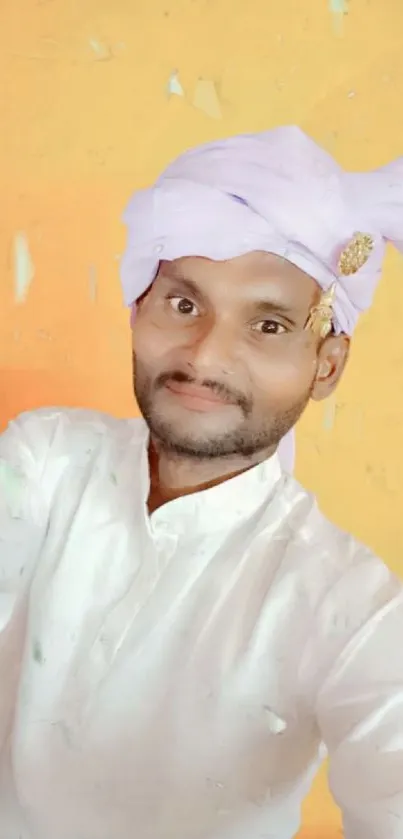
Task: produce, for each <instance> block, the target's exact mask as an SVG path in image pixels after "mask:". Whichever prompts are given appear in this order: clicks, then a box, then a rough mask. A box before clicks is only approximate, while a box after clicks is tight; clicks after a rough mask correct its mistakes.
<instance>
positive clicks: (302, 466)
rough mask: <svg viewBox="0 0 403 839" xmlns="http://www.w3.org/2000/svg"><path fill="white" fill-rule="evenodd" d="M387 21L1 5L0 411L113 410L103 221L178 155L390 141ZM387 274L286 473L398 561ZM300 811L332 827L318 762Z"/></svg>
mask: <svg viewBox="0 0 403 839" xmlns="http://www.w3.org/2000/svg"><path fill="white" fill-rule="evenodd" d="M402 32H403V5H402V3H401V0H382V1H381V0H350V2H347V0H330V2H328V0H310V2H305V3H303V2H301V0H281V2H277V3H276V2H274V0H248V3H246V2H243V0H150V1H149V3H147V2H140V0H2V3H1V4H0V46H1V49H0V78H1V85H0V107H1V126H2V130H1V134H0V184H1V192H0V195H1V211H0V212H1V224H0V266H1V281H0V318H1V329H0V424H1V425H4V423H5V422H6V421H7V419H8V418H9V417H11V416H12V415H14V414H16V413H17V412H19V411H20V410H22V409H27V408H32V407H35V406H39V405H42V404H69V405H71V404H79V405H85V406H90V407H99V408H101V409H103V410H109V411H111V412H115V413H121V414H129V413H131V412H133V410H134V407H133V401H132V397H131V385H130V350H129V330H128V315H127V312H125V310H124V309H123V306H122V302H121V295H120V288H119V283H118V264H119V254H120V253H121V251H122V247H123V242H124V230H123V228H122V226H121V224H120V215H121V210H122V208H123V206H124V204H125V202H126V200H127V198H128V197H129V195H130V193H131V192H132V190H133V189H134V188H135V187H138V186H141V185H144V184H146V183H147V182H148V181H149V180H150V179H152V178H153V177H154V176H155V175H156V174H157V173H158V172H159V170H160V168H161V167H162V166H163V165H164V164H165V163H167V162H168V161H169V160H170V159H171V158H172V157H173V156H174V155H176V154H177V153H178V152H180V151H181V150H182V149H184V148H185V147H187V146H189V145H192V144H196V143H198V142H201V141H205V140H208V139H212V138H214V137H218V136H222V135H225V134H232V133H237V132H238V131H254V130H263V129H267V128H269V127H271V126H274V125H277V124H279V123H285V122H286V123H289V122H293V123H299V124H300V125H301V126H302V127H303V128H304V129H305V130H307V131H309V132H311V133H312V135H313V136H314V137H315V138H316V139H317V140H319V141H320V142H322V143H323V144H324V145H325V146H326V147H327V148H328V149H329V150H330V151H332V152H333V153H334V154H335V155H336V156H337V157H338V159H339V160H340V162H342V163H343V164H345V165H346V166H348V167H351V168H354V167H355V168H364V169H366V168H370V167H372V166H376V165H380V164H382V163H385V162H387V160H388V159H389V158H390V157H394V156H397V155H399V154H402V153H403V119H402V101H403V61H402V48H403V36H402ZM175 71H177V75H175ZM169 91H170V95H169ZM402 274H403V261H402V259H401V258H400V257H398V256H397V255H396V254H390V255H389V257H388V261H387V265H386V270H385V275H384V279H383V281H382V283H381V286H380V289H379V292H378V295H377V300H376V304H375V306H374V308H373V310H372V312H371V313H370V315H368V316H367V317H366V318H365V319H364V320H363V321H362V324H361V326H360V328H359V329H358V332H357V335H356V338H355V342H354V347H353V352H352V357H351V362H350V365H349V370H348V372H347V375H346V377H345V380H344V382H343V384H342V386H341V387H340V390H339V392H338V394H337V398H336V399H335V400H333V402H331V403H330V404H329V405H327V406H326V407H325V408H323V407H322V406H319V407H318V406H317V407H315V409H312V410H310V411H309V412H308V416H307V417H306V419H305V420H304V421H303V423H302V426H301V429H300V432H299V462H298V475H299V477H300V478H301V479H302V481H303V482H304V483H305V484H307V485H308V486H309V487H311V488H314V489H315V491H316V492H317V494H318V496H319V499H320V501H321V504H322V506H323V508H324V509H325V511H326V512H327V513H328V514H329V515H330V516H331V517H332V518H333V519H334V520H335V521H336V522H337V523H339V524H340V525H342V526H343V527H344V528H347V529H351V530H352V531H354V532H355V533H356V534H357V535H358V536H359V537H360V538H362V539H364V540H365V541H366V542H368V543H369V544H370V545H371V546H372V547H374V548H375V549H376V550H377V551H378V552H379V553H380V554H381V555H382V556H383V557H384V558H385V559H386V561H387V562H388V563H389V564H390V565H391V566H392V567H393V568H394V569H396V570H397V571H399V572H402V573H403V516H402V508H403V481H402V479H401V475H402V474H403V445H402V443H403V428H402V410H403V330H402V320H403V285H402ZM304 824H305V826H304V829H303V833H302V836H303V837H304V839H336V837H337V836H338V835H339V831H340V822H339V818H338V814H337V812H336V809H335V808H334V807H333V805H332V804H331V801H330V797H329V794H328V792H327V789H326V778H325V775H324V774H322V775H321V776H320V777H319V779H318V782H317V784H316V785H315V788H314V790H313V793H312V795H311V796H310V798H309V800H308V802H307V805H306V808H305V819H304Z"/></svg>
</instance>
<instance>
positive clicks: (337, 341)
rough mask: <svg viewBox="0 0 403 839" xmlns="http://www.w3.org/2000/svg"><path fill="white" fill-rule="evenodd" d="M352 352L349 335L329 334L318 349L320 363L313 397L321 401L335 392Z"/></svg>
mask: <svg viewBox="0 0 403 839" xmlns="http://www.w3.org/2000/svg"><path fill="white" fill-rule="evenodd" d="M349 352H350V339H349V338H348V336H347V335H329V337H328V338H326V339H325V340H324V341H323V343H322V344H321V346H320V348H319V351H318V363H317V369H316V376H315V381H314V384H313V388H312V394H311V398H312V399H314V400H315V401H317V402H319V401H320V400H322V399H326V398H327V397H328V396H330V394H331V393H333V391H334V389H335V388H336V386H337V385H338V383H339V380H340V378H341V376H342V374H343V371H344V368H345V366H346V364H347V360H348V356H349Z"/></svg>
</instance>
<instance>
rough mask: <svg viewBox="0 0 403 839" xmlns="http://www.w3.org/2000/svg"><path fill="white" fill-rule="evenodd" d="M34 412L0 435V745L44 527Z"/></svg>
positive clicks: (44, 444)
mask: <svg viewBox="0 0 403 839" xmlns="http://www.w3.org/2000/svg"><path fill="white" fill-rule="evenodd" d="M48 431H49V429H48V425H47V424H46V422H45V423H43V422H42V420H41V417H40V412H38V415H36V414H35V413H32V414H24V415H22V416H21V417H19V418H18V419H17V420H16V421H14V422H13V423H11V424H10V425H9V427H8V428H7V430H6V431H5V432H4V433H3V434H2V435H0V749H1V748H2V745H3V743H4V738H5V735H6V731H7V727H8V724H9V718H10V714H11V713H12V705H13V701H15V690H16V685H17V680H18V672H19V667H20V663H21V656H22V652H23V649H24V640H25V621H26V613H27V601H28V595H29V589H30V584H31V581H32V577H33V574H34V572H35V568H36V565H37V562H38V558H39V554H40V549H41V545H42V543H43V539H44V537H45V533H46V527H47V518H48V515H47V509H46V504H45V501H44V496H43V491H42V486H41V474H42V472H43V467H44V463H45V461H46V454H47V450H48V448H49V436H48Z"/></svg>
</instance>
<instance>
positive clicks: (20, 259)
mask: <svg viewBox="0 0 403 839" xmlns="http://www.w3.org/2000/svg"><path fill="white" fill-rule="evenodd" d="M34 276H35V268H34V264H33V262H32V259H31V254H30V251H29V245H28V239H27V237H26V235H25V233H17V234H16V236H15V239H14V299H15V301H16V303H24V302H25V300H26V298H27V295H28V291H29V288H30V285H31V283H32V280H33V279H34Z"/></svg>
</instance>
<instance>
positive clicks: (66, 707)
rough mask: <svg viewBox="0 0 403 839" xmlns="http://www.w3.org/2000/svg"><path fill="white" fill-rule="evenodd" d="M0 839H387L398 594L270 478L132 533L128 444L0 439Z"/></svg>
mask: <svg viewBox="0 0 403 839" xmlns="http://www.w3.org/2000/svg"><path fill="white" fill-rule="evenodd" d="M0 486H1V493H0V839H263V837H264V839H290V837H292V836H294V834H295V833H296V831H297V829H298V825H299V821H300V805H301V800H302V799H303V797H304V795H305V793H306V792H307V790H308V789H309V786H310V783H311V780H312V776H313V774H314V772H315V770H316V767H317V765H318V762H319V761H320V757H321V754H322V747H321V743H323V742H324V743H325V744H326V747H327V749H328V751H329V754H330V758H331V778H332V788H333V792H334V794H335V797H336V800H337V801H338V802H339V804H340V805H341V806H342V808H343V811H344V817H345V835H346V837H347V839H402V837H403V652H401V644H402V641H403V595H402V589H401V586H400V583H399V582H398V581H397V580H396V579H394V578H393V577H392V576H391V575H390V573H389V572H388V570H387V569H386V568H385V566H384V565H383V564H382V563H381V562H380V561H379V560H377V559H376V558H374V557H373V556H372V554H371V553H370V552H369V551H368V550H367V549H365V548H363V547H361V546H360V545H358V544H357V543H356V542H355V541H354V540H353V539H352V538H351V537H350V536H347V535H345V534H343V533H341V532H340V531H338V530H337V529H336V528H334V527H333V526H332V525H330V524H329V523H328V522H327V521H326V520H325V519H324V518H323V517H322V515H321V513H320V512H319V511H318V508H317V506H316V504H315V501H314V500H313V499H312V497H311V496H310V495H308V494H307V493H306V492H305V491H304V490H303V489H302V488H301V487H300V486H299V485H298V484H297V483H296V482H295V481H294V480H293V479H291V478H289V477H285V476H284V475H283V474H282V473H281V470H280V467H279V464H278V461H277V458H275V457H274V458H273V459H271V460H270V461H267V462H266V463H263V464H261V465H260V466H257V467H255V468H254V469H252V470H250V471H249V472H246V473H244V474H243V475H241V476H239V477H237V478H234V479H232V480H230V481H227V482H226V483H223V484H221V485H220V486H217V487H214V488H213V489H209V490H207V491H205V492H201V493H197V494H195V495H191V496H187V497H185V498H181V499H178V500H176V501H173V502H171V503H169V504H167V505H165V506H163V507H161V508H160V509H158V510H157V511H156V512H155V513H154V514H153V515H152V516H151V517H149V516H148V514H147V508H146V499H147V496H148V489H149V476H148V463H147V430H146V427H145V426H144V424H143V422H142V421H140V420H133V421H119V420H114V419H112V418H109V417H105V416H103V415H99V414H95V413H91V412H86V411H68V410H66V411H56V410H55V411H51V410H49V411H39V412H36V413H33V414H27V415H24V416H22V417H20V418H19V419H18V420H17V421H16V422H15V423H14V424H12V425H11V426H10V427H9V429H8V430H7V432H6V433H5V434H4V435H3V436H2V437H0Z"/></svg>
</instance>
